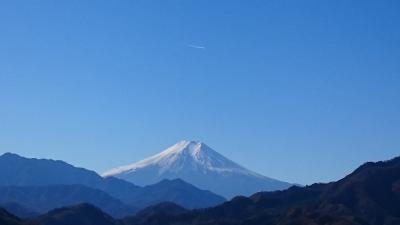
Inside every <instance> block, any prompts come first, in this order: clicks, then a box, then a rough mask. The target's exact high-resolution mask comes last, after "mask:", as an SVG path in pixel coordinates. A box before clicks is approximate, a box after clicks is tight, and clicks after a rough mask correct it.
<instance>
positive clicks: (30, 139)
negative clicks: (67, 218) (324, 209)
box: [0, 0, 400, 184]
mask: <svg viewBox="0 0 400 225" xmlns="http://www.w3.org/2000/svg"><path fill="white" fill-rule="evenodd" d="M399 12H400V1H398V0H392V1H391V0H376V1H372V0H371V1H369V0H352V1H349V0H335V1H328V0H326V1H325V0H305V1H298V0H293V1H288V0H252V1H243V0H241V1H239V0H229V1H219V0H159V1H151V0H135V1H131V0H119V1H110V0H97V1H85V0H74V1H73V0H68V1H67V0H65V1H55V0H52V1H46V0H40V1H39V0H31V1H18V0H10V1H1V2H0V153H3V152H15V153H18V154H22V155H24V156H29V157H39V158H53V159H62V160H65V161H67V162H69V163H71V164H73V165H76V166H81V167H86V168H89V169H93V170H96V171H98V172H104V171H105V170H107V169H110V168H112V167H114V166H118V165H122V164H127V163H131V162H134V161H136V160H139V159H142V158H144V157H147V156H150V155H152V154H154V153H157V152H159V151H161V150H163V149H164V148H166V147H168V146H169V145H172V144H174V143H175V142H177V141H179V140H182V139H188V140H201V141H203V142H205V143H207V144H208V145H209V146H211V147H212V148H214V149H215V150H217V151H218V152H220V153H222V154H223V155H225V156H227V157H228V158H230V159H232V160H234V161H236V162H238V163H240V164H242V165H244V166H245V167H248V168H249V169H253V170H255V171H257V172H259V173H262V174H264V175H267V176H270V177H274V178H278V179H282V180H286V181H290V182H297V183H302V184H308V183H312V182H317V181H331V180H335V179H338V178H341V177H342V176H344V175H345V174H347V173H349V172H350V171H352V170H353V169H354V168H356V167H357V166H358V165H359V164H361V163H362V162H364V161H371V160H372V161H376V160H383V159H389V158H391V157H394V156H396V155H400V13H399Z"/></svg>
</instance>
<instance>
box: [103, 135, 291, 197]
mask: <svg viewBox="0 0 400 225" xmlns="http://www.w3.org/2000/svg"><path fill="white" fill-rule="evenodd" d="M103 176H104V177H117V178H121V179H124V180H127V181H131V182H133V183H135V184H138V185H149V184H154V183H157V182H160V181H161V180H164V179H177V178H178V179H183V180H185V181H186V182H189V183H191V184H193V185H195V186H196V187H199V188H201V189H204V190H210V191H212V192H214V193H216V194H218V195H222V196H224V197H226V198H228V199H229V198H232V197H234V196H237V195H244V196H248V195H251V194H253V193H255V192H259V191H274V190H283V189H286V188H288V187H290V186H292V184H289V183H286V182H283V181H279V180H276V179H272V178H268V177H265V176H263V175H260V174H258V173H256V172H253V171H250V170H248V169H246V168H244V167H243V166H240V165H238V164H237V163H235V162H233V161H231V160H229V159H227V158H226V157H224V156H222V155H221V154H219V153H218V152H216V151H214V150H213V149H211V148H210V147H209V146H207V145H206V144H204V143H202V142H198V141H181V142H178V143H177V144H175V145H173V146H171V147H169V148H168V149H166V150H165V151H163V152H161V153H159V154H156V155H154V156H152V157H150V158H147V159H145V160H142V161H139V162H137V163H133V164H131V165H127V166H122V167H118V168H115V169H112V170H110V171H108V172H106V173H104V174H103Z"/></svg>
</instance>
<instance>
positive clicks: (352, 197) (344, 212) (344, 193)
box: [131, 157, 400, 225]
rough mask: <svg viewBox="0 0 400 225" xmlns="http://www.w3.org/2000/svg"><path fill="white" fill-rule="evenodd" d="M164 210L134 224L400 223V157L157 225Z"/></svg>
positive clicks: (236, 199) (357, 224) (283, 224)
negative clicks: (336, 178)
mask: <svg viewBox="0 0 400 225" xmlns="http://www.w3.org/2000/svg"><path fill="white" fill-rule="evenodd" d="M162 214H163V212H162V211H160V212H159V214H157V213H153V216H152V217H147V219H146V220H145V221H143V220H142V219H141V218H136V220H135V221H134V222H131V224H135V225H139V224H142V225H145V224H153V225H158V224H159V225H161V224H163V225H168V224H170V225H172V224H173V225H178V224H179V225H181V224H182V225H183V224H196V225H200V224H202V225H205V224H210V225H211V224H229V225H239V224H246V225H253V224H254V225H259V224H265V225H269V224H270V225H275V224H279V225H290V224H296V225H309V224H318V225H319V224H321V225H322V224H329V225H398V224H400V157H399V158H395V159H392V160H389V161H385V162H377V163H366V164H364V165H363V166H361V167H360V168H358V169H357V170H356V171H354V172H353V173H352V174H350V175H348V176H347V177H345V178H343V179H342V180H339V181H337V182H333V183H329V184H314V185H311V186H307V187H303V188H300V187H292V188H290V189H288V190H285V191H277V192H265V193H262V192H261V193H257V194H255V195H253V196H251V197H250V198H246V197H236V198H234V199H233V200H232V201H229V202H226V203H224V204H222V205H220V206H217V207H214V208H210V209H206V210H195V211H191V212H188V213H184V214H182V215H178V216H170V217H168V218H166V219H165V220H164V221H162V222H160V223H154V221H156V220H155V219H154V218H157V217H158V216H159V215H162ZM131 221H132V220H131Z"/></svg>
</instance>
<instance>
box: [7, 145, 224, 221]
mask: <svg viewBox="0 0 400 225" xmlns="http://www.w3.org/2000/svg"><path fill="white" fill-rule="evenodd" d="M165 201H169V202H174V203H176V204H179V205H182V206H184V207H186V208H190V209H194V208H203V207H210V206H215V205H217V204H219V203H222V202H224V201H225V199H224V198H223V197H221V196H218V195H216V194H213V193H211V192H210V191H206V190H200V189H198V188H196V187H195V186H193V185H191V184H188V183H186V182H185V181H183V180H164V181H161V182H159V183H157V184H154V185H150V186H145V187H140V186H136V185H134V184H132V183H130V182H127V181H124V180H120V179H117V178H112V177H110V178H103V177H101V176H99V175H98V174H97V173H95V172H93V171H90V170H87V169H83V168H77V167H74V166H72V165H69V164H67V163H65V162H63V161H55V160H48V159H28V158H24V157H21V156H19V155H16V154H11V153H6V154H4V155H2V156H0V206H1V205H5V206H7V205H8V208H9V209H15V211H13V213H16V214H18V215H19V216H26V214H27V213H26V211H32V212H36V213H44V212H46V211H48V210H51V209H54V208H57V207H62V206H65V205H71V204H78V203H83V202H86V203H91V204H94V205H96V206H97V207H99V208H100V209H102V210H104V211H106V212H107V213H109V214H111V215H113V216H114V217H122V216H125V215H128V214H132V213H134V212H136V211H138V210H139V209H143V208H145V207H147V206H150V205H152V204H157V203H160V202H165ZM10 203H14V204H17V205H18V206H19V207H10ZM14 206H15V205H14ZM22 209H25V210H22ZM28 214H29V213H28Z"/></svg>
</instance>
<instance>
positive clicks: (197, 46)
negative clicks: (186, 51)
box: [186, 44, 206, 50]
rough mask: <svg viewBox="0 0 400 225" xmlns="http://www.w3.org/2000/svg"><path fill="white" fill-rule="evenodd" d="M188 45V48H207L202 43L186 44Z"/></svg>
mask: <svg viewBox="0 0 400 225" xmlns="http://www.w3.org/2000/svg"><path fill="white" fill-rule="evenodd" d="M186 47H188V48H195V49H201V50H206V47H204V46H200V45H192V44H186Z"/></svg>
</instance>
